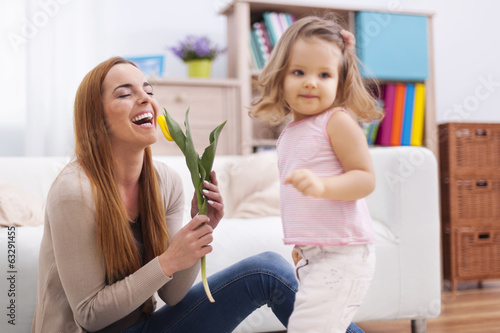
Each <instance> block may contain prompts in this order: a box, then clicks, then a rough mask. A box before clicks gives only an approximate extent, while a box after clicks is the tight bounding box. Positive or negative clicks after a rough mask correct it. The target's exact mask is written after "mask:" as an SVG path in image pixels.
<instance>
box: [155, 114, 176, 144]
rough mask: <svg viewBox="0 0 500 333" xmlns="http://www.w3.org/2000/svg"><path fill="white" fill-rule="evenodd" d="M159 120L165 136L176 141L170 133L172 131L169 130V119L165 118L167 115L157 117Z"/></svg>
mask: <svg viewBox="0 0 500 333" xmlns="http://www.w3.org/2000/svg"><path fill="white" fill-rule="evenodd" d="M156 120H157V121H158V125H160V128H161V132H162V133H163V136H164V137H165V138H166V139H167V140H168V141H174V139H173V138H172V136H171V135H170V132H169V131H168V126H167V121H166V120H165V115H163V114H162V115H161V116H158V117H157V118H156Z"/></svg>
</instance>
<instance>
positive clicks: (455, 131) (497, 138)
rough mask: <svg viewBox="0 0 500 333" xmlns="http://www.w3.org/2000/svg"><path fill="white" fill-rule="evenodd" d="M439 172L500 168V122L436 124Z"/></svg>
mask: <svg viewBox="0 0 500 333" xmlns="http://www.w3.org/2000/svg"><path fill="white" fill-rule="evenodd" d="M439 149H440V168H441V171H442V172H444V171H448V172H452V171H453V170H456V171H472V172H477V171H479V170H483V169H497V170H498V169H499V168H500V124H493V123H447V124H441V125H439Z"/></svg>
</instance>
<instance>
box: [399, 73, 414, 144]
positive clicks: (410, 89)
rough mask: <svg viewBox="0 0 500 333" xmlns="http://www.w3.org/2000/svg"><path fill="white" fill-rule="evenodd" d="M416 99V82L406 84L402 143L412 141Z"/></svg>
mask: <svg viewBox="0 0 500 333" xmlns="http://www.w3.org/2000/svg"><path fill="white" fill-rule="evenodd" d="M414 101H415V84H413V83H407V84H406V97H405V111H404V116H403V129H402V133H401V145H402V146H409V145H410V143H411V130H412V128H413V108H414V105H415V103H414Z"/></svg>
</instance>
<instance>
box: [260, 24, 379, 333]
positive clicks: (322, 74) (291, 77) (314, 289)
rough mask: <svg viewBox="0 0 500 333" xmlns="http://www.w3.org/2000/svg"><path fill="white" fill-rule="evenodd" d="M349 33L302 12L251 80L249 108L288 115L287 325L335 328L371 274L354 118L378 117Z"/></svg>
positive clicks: (284, 203)
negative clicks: (291, 292)
mask: <svg viewBox="0 0 500 333" xmlns="http://www.w3.org/2000/svg"><path fill="white" fill-rule="evenodd" d="M354 44H355V39H354V35H353V34H352V33H350V32H348V31H346V30H343V29H342V27H341V26H340V25H339V23H337V22H336V21H332V20H329V19H321V18H318V17H314V16H310V17H305V18H303V19H300V20H298V21H296V22H295V23H294V24H292V25H291V26H290V27H289V28H288V30H287V31H286V32H285V33H284V34H283V36H282V37H281V39H280V41H279V42H278V44H277V45H276V47H275V49H274V50H273V53H272V54H271V57H270V59H269V62H268V64H267V65H266V67H265V68H264V69H263V71H262V73H261V75H260V76H259V78H258V80H257V85H258V88H259V90H260V92H261V97H260V99H259V100H257V101H256V102H255V103H254V104H253V106H252V110H251V112H250V114H251V115H252V116H254V117H258V118H261V119H264V120H267V121H268V122H269V123H270V124H278V123H280V122H282V121H283V120H284V119H285V118H286V117H287V116H288V115H291V116H292V120H291V123H290V124H288V125H287V126H286V127H285V128H284V130H283V131H282V133H281V135H280V137H279V139H278V142H277V151H278V167H279V171H280V180H281V189H280V196H281V213H282V219H283V230H284V235H285V238H284V242H285V243H286V244H294V245H295V247H294V250H293V253H292V255H293V258H294V262H295V265H296V274H297V278H298V279H299V282H300V283H299V291H298V293H297V295H296V300H295V305H294V311H293V313H292V316H291V317H290V320H289V324H288V332H291V333H304V332H308V333H309V332H317V333H325V332H336V333H337V332H338V333H340V332H345V331H346V328H347V327H348V326H349V323H350V321H351V320H352V318H353V317H354V315H355V313H356V312H357V310H358V308H359V306H360V305H361V303H362V300H363V298H364V296H365V294H366V291H367V289H368V287H369V284H370V282H371V280H372V277H373V273H374V268H375V253H374V245H373V242H374V238H375V237H374V230H373V226H372V221H371V218H370V214H369V212H368V209H367V206H366V203H365V200H364V199H363V198H364V197H366V196H367V195H368V194H370V193H371V192H372V191H373V189H374V186H375V175H374V170H373V165H372V161H371V158H370V154H369V151H368V145H367V141H366V138H365V136H364V134H363V131H362V130H361V128H360V126H359V124H358V122H357V120H363V121H371V120H373V119H378V118H381V117H382V113H381V112H380V111H379V110H378V109H377V103H376V100H375V99H374V98H373V97H372V96H371V95H370V93H369V91H368V90H367V89H366V88H365V86H364V84H363V81H362V79H361V76H360V74H359V70H358V66H357V61H358V59H357V57H356V55H355V53H354Z"/></svg>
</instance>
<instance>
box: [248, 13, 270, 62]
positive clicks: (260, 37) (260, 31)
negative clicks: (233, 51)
mask: <svg viewBox="0 0 500 333" xmlns="http://www.w3.org/2000/svg"><path fill="white" fill-rule="evenodd" d="M252 27H253V29H254V30H255V34H256V35H257V41H258V42H259V45H260V48H261V50H262V53H263V55H264V60H265V62H267V60H268V59H269V56H270V55H271V49H272V47H271V46H270V45H269V44H268V42H267V40H266V36H265V33H264V27H263V25H262V24H261V23H260V22H255V23H254V24H253V25H252Z"/></svg>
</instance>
